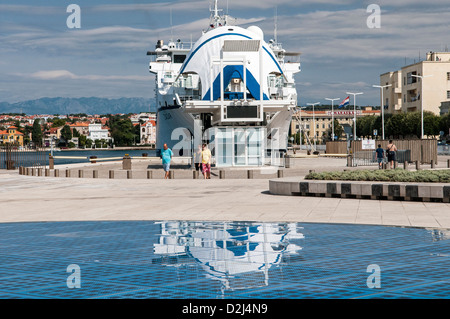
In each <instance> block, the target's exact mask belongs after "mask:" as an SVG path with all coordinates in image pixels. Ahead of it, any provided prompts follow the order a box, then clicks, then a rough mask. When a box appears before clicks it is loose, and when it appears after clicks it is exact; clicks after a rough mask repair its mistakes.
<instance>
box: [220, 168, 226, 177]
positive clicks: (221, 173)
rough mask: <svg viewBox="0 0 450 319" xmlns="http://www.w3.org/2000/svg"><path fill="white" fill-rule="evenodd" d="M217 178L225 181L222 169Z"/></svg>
mask: <svg viewBox="0 0 450 319" xmlns="http://www.w3.org/2000/svg"><path fill="white" fill-rule="evenodd" d="M219 178H220V179H225V171H224V170H223V169H221V170H220V171H219Z"/></svg>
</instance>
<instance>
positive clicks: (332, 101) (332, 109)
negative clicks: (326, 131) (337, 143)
mask: <svg viewBox="0 0 450 319" xmlns="http://www.w3.org/2000/svg"><path fill="white" fill-rule="evenodd" d="M325 100H328V101H331V140H332V141H334V101H337V100H339V98H336V99H329V98H325Z"/></svg>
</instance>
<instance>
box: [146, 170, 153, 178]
mask: <svg viewBox="0 0 450 319" xmlns="http://www.w3.org/2000/svg"><path fill="white" fill-rule="evenodd" d="M152 178H153V172H152V171H147V179H152Z"/></svg>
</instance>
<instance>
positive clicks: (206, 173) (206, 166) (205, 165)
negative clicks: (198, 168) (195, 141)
mask: <svg viewBox="0 0 450 319" xmlns="http://www.w3.org/2000/svg"><path fill="white" fill-rule="evenodd" d="M201 157H202V173H203V178H204V179H211V151H210V150H209V149H208V147H206V144H203V145H202V153H201Z"/></svg>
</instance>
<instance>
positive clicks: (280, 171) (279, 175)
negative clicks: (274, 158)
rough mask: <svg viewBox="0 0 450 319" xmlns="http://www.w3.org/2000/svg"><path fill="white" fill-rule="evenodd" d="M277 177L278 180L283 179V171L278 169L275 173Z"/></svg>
mask: <svg viewBox="0 0 450 319" xmlns="http://www.w3.org/2000/svg"><path fill="white" fill-rule="evenodd" d="M277 176H278V178H281V177H283V170H281V169H279V170H278V171H277Z"/></svg>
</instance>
